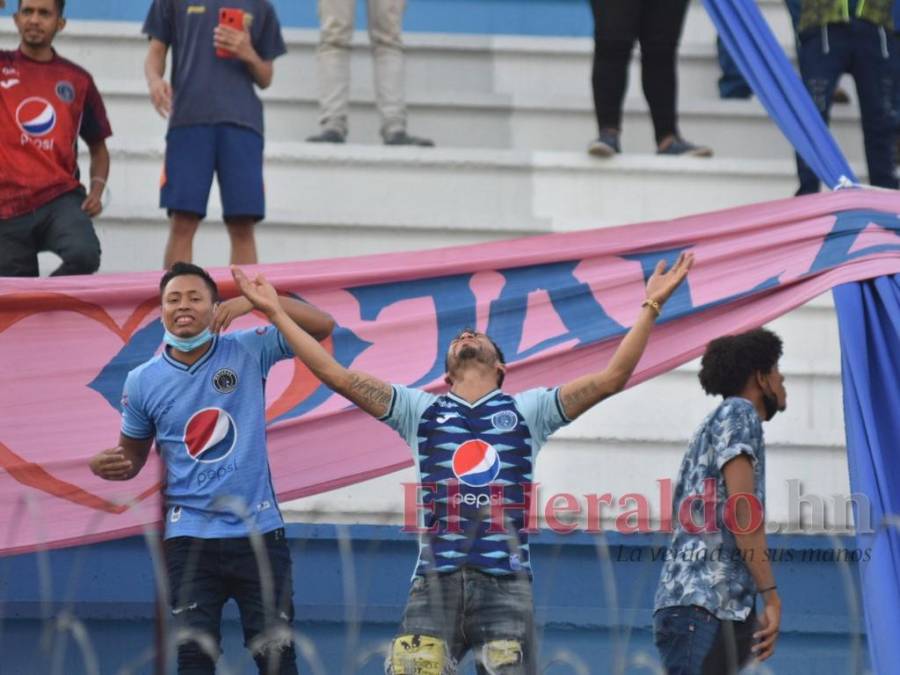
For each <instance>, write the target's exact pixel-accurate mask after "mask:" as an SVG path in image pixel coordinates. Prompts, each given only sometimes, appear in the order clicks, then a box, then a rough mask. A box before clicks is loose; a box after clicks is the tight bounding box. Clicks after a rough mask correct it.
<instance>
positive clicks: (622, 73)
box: [591, 0, 644, 134]
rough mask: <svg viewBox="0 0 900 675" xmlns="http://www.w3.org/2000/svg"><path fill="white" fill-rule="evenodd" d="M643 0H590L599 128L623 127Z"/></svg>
mask: <svg viewBox="0 0 900 675" xmlns="http://www.w3.org/2000/svg"><path fill="white" fill-rule="evenodd" d="M643 4H644V0H591V9H592V11H593V14H594V62H593V69H592V72H591V86H592V88H593V94H594V112H595V114H596V116H597V129H598V131H599V132H600V133H601V134H602V133H603V132H604V131H607V130H613V131H615V132H616V133H618V132H619V131H621V129H622V103H623V101H624V99H625V91H626V89H627V88H628V65H629V63H630V62H631V52H632V49H633V48H634V41H635V39H636V38H637V34H638V24H639V19H640V12H641V7H642V6H643Z"/></svg>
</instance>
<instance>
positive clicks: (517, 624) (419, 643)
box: [385, 567, 537, 675]
mask: <svg viewBox="0 0 900 675" xmlns="http://www.w3.org/2000/svg"><path fill="white" fill-rule="evenodd" d="M469 650H471V651H472V652H473V655H474V656H475V670H476V672H477V673H478V674H479V675H536V674H537V655H536V640H535V637H534V601H533V598H532V593H531V580H530V579H529V578H528V577H527V576H526V575H524V574H523V575H509V576H502V577H498V576H494V575H491V574H485V573H484V572H480V571H478V570H476V569H473V568H467V567H464V568H462V569H459V570H457V571H455V572H450V573H446V574H431V575H429V576H428V577H416V579H415V581H413V585H412V588H411V589H410V591H409V599H408V600H407V603H406V611H405V612H404V614H403V623H402V624H401V626H400V634H399V635H398V636H397V637H396V638H395V639H394V641H393V643H392V644H391V651H390V654H389V655H388V659H387V662H386V663H385V672H386V673H388V675H407V674H409V673H418V672H429V673H431V672H440V673H442V675H454V674H455V673H456V672H457V671H456V666H457V663H458V662H459V661H460V659H462V657H463V656H465V654H466V652H468V651H469Z"/></svg>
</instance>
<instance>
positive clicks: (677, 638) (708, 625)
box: [653, 606, 719, 675]
mask: <svg viewBox="0 0 900 675" xmlns="http://www.w3.org/2000/svg"><path fill="white" fill-rule="evenodd" d="M718 632H719V620H718V619H716V617H714V616H713V615H712V614H710V613H709V612H707V611H706V610H704V609H701V608H699V607H693V606H691V607H666V608H664V609H660V610H658V611H657V612H656V614H654V615H653V641H654V643H655V644H656V649H657V650H658V651H659V658H660V661H661V662H662V666H663V669H664V670H665V672H666V673H667V675H702V673H703V662H704V661H705V660H706V656H707V654H709V652H710V650H711V649H712V646H713V644H714V643H715V641H716V637H717V635H718Z"/></svg>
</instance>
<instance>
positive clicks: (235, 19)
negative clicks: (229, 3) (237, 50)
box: [216, 7, 244, 59]
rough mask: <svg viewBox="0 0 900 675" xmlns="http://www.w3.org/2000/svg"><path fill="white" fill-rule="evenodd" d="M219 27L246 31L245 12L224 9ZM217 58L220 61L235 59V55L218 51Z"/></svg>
mask: <svg viewBox="0 0 900 675" xmlns="http://www.w3.org/2000/svg"><path fill="white" fill-rule="evenodd" d="M219 25H220V26H228V27H229V28H233V29H234V30H244V10H242V9H235V8H233V7H223V8H222V9H220V10H219ZM216 56H218V57H219V58H220V59H233V58H234V54H233V53H231V52H229V51H228V50H226V49H216Z"/></svg>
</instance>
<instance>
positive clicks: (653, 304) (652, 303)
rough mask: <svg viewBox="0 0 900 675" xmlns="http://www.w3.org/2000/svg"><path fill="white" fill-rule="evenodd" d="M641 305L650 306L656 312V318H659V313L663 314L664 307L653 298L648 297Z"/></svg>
mask: <svg viewBox="0 0 900 675" xmlns="http://www.w3.org/2000/svg"><path fill="white" fill-rule="evenodd" d="M641 307H649V308H650V309H652V310H653V311H654V312H656V318H659V315H660V314H662V307H660V306H659V303H658V302H657V301H656V300H654V299H653V298H647V299H646V300H644V301H643V302H642V303H641Z"/></svg>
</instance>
